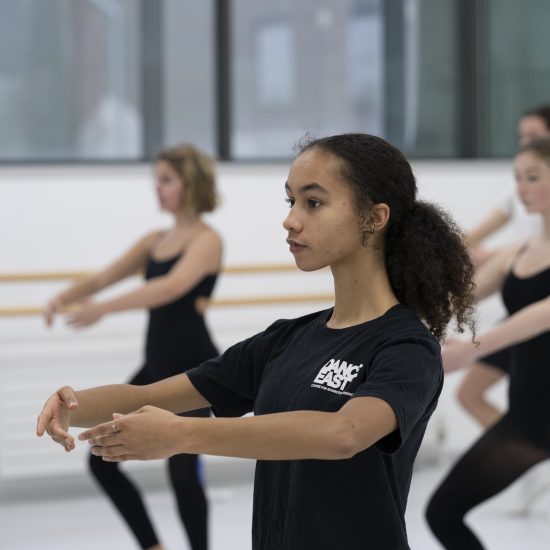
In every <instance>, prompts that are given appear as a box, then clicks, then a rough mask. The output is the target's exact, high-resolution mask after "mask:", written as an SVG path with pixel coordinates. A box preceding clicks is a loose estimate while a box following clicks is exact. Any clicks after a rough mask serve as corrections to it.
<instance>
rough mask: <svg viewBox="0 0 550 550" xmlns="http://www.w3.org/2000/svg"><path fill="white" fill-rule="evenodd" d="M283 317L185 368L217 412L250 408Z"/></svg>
mask: <svg viewBox="0 0 550 550" xmlns="http://www.w3.org/2000/svg"><path fill="white" fill-rule="evenodd" d="M281 323H282V321H277V322H276V323H274V324H273V325H271V326H270V327H269V328H268V329H266V330H265V331H264V332H260V333H259V334H256V335H255V336H252V337H251V338H248V339H247V340H243V341H242V342H239V343H238V344H235V345H234V346H231V347H230V348H228V349H227V350H226V351H225V353H223V354H222V355H220V356H219V357H216V358H214V359H210V360H209V361H206V362H204V363H202V364H201V365H200V366H198V367H196V368H194V369H190V370H188V371H187V376H188V377H189V380H190V381H191V383H192V384H193V386H194V387H195V388H196V389H197V391H198V392H199V393H200V394H201V395H202V396H203V397H204V398H205V399H207V400H208V402H209V403H210V404H211V405H212V408H213V410H214V414H215V415H216V416H242V415H243V414H246V413H248V412H250V411H252V410H253V408H254V401H255V399H256V395H257V393H258V388H259V385H260V382H261V379H262V374H263V369H264V367H265V364H266V363H267V362H268V360H269V358H270V357H271V355H272V354H273V353H274V352H275V351H276V344H277V341H278V339H279V330H278V328H280V326H281Z"/></svg>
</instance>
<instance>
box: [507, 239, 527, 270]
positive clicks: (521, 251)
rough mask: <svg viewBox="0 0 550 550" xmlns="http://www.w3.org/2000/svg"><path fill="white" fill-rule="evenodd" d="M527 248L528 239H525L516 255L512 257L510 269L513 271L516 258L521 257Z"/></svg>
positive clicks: (516, 261)
mask: <svg viewBox="0 0 550 550" xmlns="http://www.w3.org/2000/svg"><path fill="white" fill-rule="evenodd" d="M528 248H529V241H525V242H524V243H523V244H522V245H521V246H520V248H519V250H518V251H517V252H516V255H515V256H514V259H513V260H512V265H511V266H510V271H514V269H515V268H516V264H517V263H518V260H519V259H520V258H521V256H522V255H523V254H524V253H525V251H526V250H527V249H528Z"/></svg>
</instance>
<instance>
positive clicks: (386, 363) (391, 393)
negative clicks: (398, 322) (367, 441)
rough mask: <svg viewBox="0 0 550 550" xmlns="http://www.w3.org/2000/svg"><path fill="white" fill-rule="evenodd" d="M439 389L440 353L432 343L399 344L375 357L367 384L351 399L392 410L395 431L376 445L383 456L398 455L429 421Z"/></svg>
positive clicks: (413, 342)
mask: <svg viewBox="0 0 550 550" xmlns="http://www.w3.org/2000/svg"><path fill="white" fill-rule="evenodd" d="M442 385H443V369H442V364H441V351H440V347H439V345H438V344H437V343H436V342H435V341H433V342H431V341H429V340H428V339H426V340H423V339H419V340H418V341H415V340H410V341H406V340H405V341H399V342H396V343H393V344H391V345H388V346H386V347H384V348H383V349H381V350H380V351H379V352H378V353H377V354H376V355H375V356H374V358H373V361H372V364H371V365H370V368H369V371H368V373H367V376H366V380H365V382H364V383H363V384H361V386H359V387H358V388H357V390H356V391H355V393H354V397H377V398H379V399H382V400H383V401H385V402H386V403H388V405H390V407H391V408H392V409H393V412H394V413H395V416H396V417H397V426H398V427H397V430H396V431H395V432H393V433H391V434H389V435H388V436H386V437H384V438H383V439H381V440H380V441H378V443H377V447H378V448H379V449H380V450H381V451H382V452H384V453H387V454H391V453H394V452H396V451H398V450H399V449H400V448H401V447H402V445H403V444H404V443H405V442H406V441H407V439H408V437H409V435H410V434H411V432H412V431H414V428H415V427H416V426H417V425H418V423H419V422H420V421H421V420H423V419H424V418H427V417H429V415H430V414H431V413H432V412H433V410H434V409H435V406H436V404H437V398H438V397H439V394H440V393H441V388H442Z"/></svg>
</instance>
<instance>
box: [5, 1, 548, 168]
mask: <svg viewBox="0 0 550 550" xmlns="http://www.w3.org/2000/svg"><path fill="white" fill-rule="evenodd" d="M549 20H550V2H547V1H546V0H532V1H530V2H529V3H525V2H524V1H523V0H498V1H497V0H323V1H322V2H321V1H319V0H300V1H299V2H297V1H296V0H279V1H278V2H273V1H272V0H255V1H251V0H2V1H1V2H0V45H1V46H2V47H1V48H0V122H1V123H0V162H1V161H4V162H10V161H14V162H33V161H38V162H40V161H140V160H145V159H149V158H151V157H152V155H153V154H154V153H155V151H157V150H158V149H159V148H161V147H164V146H166V145H171V144H175V143H178V142H184V141H190V142H193V143H195V144H197V145H198V146H199V147H201V148H203V149H205V150H206V151H208V152H210V153H213V154H215V155H217V156H218V157H220V158H222V159H226V160H262V159H277V158H287V157H289V156H290V155H291V154H292V147H293V145H294V144H295V143H296V142H297V141H298V140H299V139H300V138H301V137H302V136H304V135H305V134H308V133H309V134H312V135H326V134H329V133H334V132H356V131H357V132H369V133H374V134H378V135H381V136H382V137H385V138H387V139H388V140H389V141H391V142H392V143H395V144H396V145H397V146H399V147H401V148H402V149H403V150H404V151H405V152H406V153H407V154H408V155H409V156H412V157H422V158H453V157H454V158H456V157H476V156H490V157H494V156H496V157H498V156H507V155H511V154H512V153H513V152H514V150H515V147H516V141H517V138H516V125H517V118H518V116H519V115H520V114H521V112H523V111H524V110H525V109H527V108H530V107H532V106H534V105H538V104H541V103H548V102H550V91H549V90H550V57H549V56H547V55H545V51H546V47H545V46H546V44H545V39H546V32H545V31H546V27H545V25H546V23H547V21H549Z"/></svg>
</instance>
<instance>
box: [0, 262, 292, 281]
mask: <svg viewBox="0 0 550 550" xmlns="http://www.w3.org/2000/svg"><path fill="white" fill-rule="evenodd" d="M298 271H299V270H298V268H297V267H296V266H295V265H294V264H263V265H262V264H258V265H254V264H248V265H247V264H243V265H233V266H227V267H225V268H223V269H222V274H223V275H239V274H247V273H281V272H298ZM92 273H93V271H37V272H30V273H29V272H27V273H25V272H13V273H0V283H31V282H46V281H63V280H67V279H78V278H81V277H86V276H87V275H91V274H92Z"/></svg>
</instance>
